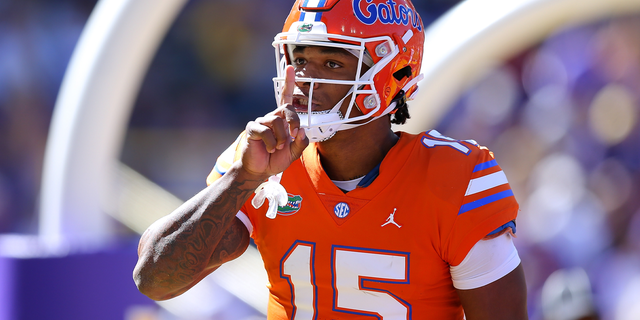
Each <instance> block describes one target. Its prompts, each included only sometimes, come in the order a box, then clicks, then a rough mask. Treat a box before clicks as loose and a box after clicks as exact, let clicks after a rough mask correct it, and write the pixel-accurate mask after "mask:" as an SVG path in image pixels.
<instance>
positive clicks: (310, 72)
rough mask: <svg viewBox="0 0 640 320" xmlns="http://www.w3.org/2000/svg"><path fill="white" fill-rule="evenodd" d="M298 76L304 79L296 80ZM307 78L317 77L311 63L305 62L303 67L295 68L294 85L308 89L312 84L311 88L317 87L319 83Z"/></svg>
mask: <svg viewBox="0 0 640 320" xmlns="http://www.w3.org/2000/svg"><path fill="white" fill-rule="evenodd" d="M299 78H306V79H305V80H306V81H300V80H298V79H299ZM309 78H311V79H315V78H318V72H317V70H316V68H315V67H313V66H312V65H310V64H307V65H305V66H304V67H303V68H299V69H297V70H296V86H298V87H300V88H306V89H309V88H311V86H312V85H313V89H314V90H315V89H317V88H318V87H319V83H318V82H315V81H309Z"/></svg>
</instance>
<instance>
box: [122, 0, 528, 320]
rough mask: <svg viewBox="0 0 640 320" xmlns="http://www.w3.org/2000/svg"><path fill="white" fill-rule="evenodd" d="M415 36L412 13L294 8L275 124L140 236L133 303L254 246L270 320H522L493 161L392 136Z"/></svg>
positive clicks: (484, 154) (174, 291) (239, 146)
mask: <svg viewBox="0 0 640 320" xmlns="http://www.w3.org/2000/svg"><path fill="white" fill-rule="evenodd" d="M423 28H424V27H423V24H422V20H421V18H420V15H419V14H418V13H417V12H416V10H415V8H414V7H413V5H412V4H411V3H410V2H409V1H408V0H386V1H385V0H298V1H297V2H296V3H295V4H294V6H293V8H292V10H291V13H290V14H289V16H288V18H287V20H286V22H285V25H284V28H283V32H282V33H280V34H278V35H276V37H275V41H274V47H275V50H276V63H277V69H278V74H277V77H276V78H274V82H275V92H276V99H277V102H278V105H279V106H278V108H277V109H275V110H274V111H272V112H270V113H268V114H266V115H265V116H264V117H260V118H258V119H255V120H254V121H251V122H249V123H248V124H247V126H246V129H245V131H244V132H243V133H242V134H241V135H240V136H239V137H238V139H237V140H236V142H235V143H234V144H233V145H232V146H231V147H229V149H228V150H227V151H225V152H224V153H223V154H222V155H221V156H220V158H219V159H218V162H217V163H216V166H215V167H214V170H213V171H212V173H211V174H210V176H209V177H208V179H207V182H208V183H209V186H208V187H207V188H206V189H204V190H202V191H201V192H200V193H198V194H197V195H195V196H194V197H193V198H191V199H190V200H188V201H187V202H185V203H184V204H183V205H182V206H181V207H180V208H178V209H177V210H176V211H174V212H173V213H171V214H170V215H168V216H166V217H164V218H162V219H160V220H159V221H157V222H156V223H154V224H153V225H152V226H150V227H149V229H148V230H147V231H146V232H145V233H144V234H143V236H142V238H141V240H140V246H139V261H138V264H137V265H136V268H135V270H134V279H135V281H136V284H137V285H138V288H139V289H140V291H141V292H143V293H144V294H146V295H148V296H149V297H150V298H152V299H156V300H163V299H169V298H172V297H175V296H177V295H180V294H181V293H183V292H185V291H186V290H188V289H189V288H191V287H192V286H193V285H195V284H196V283H198V281H200V280H201V279H202V278H204V277H205V276H206V275H208V274H209V273H211V272H213V271H215V270H216V269H217V268H218V267H219V266H220V265H221V264H223V263H225V262H228V261H230V260H232V259H235V258H236V257H238V256H240V255H241V254H242V253H243V252H244V251H245V249H246V248H247V246H248V245H249V239H250V238H252V239H253V240H254V241H255V244H256V245H257V248H258V250H259V251H260V253H261V255H262V258H263V260H264V267H265V268H266V271H267V273H268V277H269V291H270V296H269V308H268V318H269V319H359V318H362V317H363V316H365V317H374V318H378V319H463V318H464V317H465V316H466V319H469V320H473V319H494V320H495V319H510V320H513V319H527V312H526V285H525V281H524V275H523V271H522V266H521V265H520V258H519V257H518V253H517V251H516V249H515V247H514V245H513V242H512V236H513V235H514V233H515V231H516V230H515V218H516V215H517V211H518V204H517V202H516V200H515V198H514V196H513V192H512V191H511V188H510V186H509V183H508V181H507V179H506V176H505V174H504V173H503V171H502V169H501V168H500V166H499V165H498V164H497V163H496V160H495V159H494V157H493V154H492V153H491V152H490V151H489V150H487V149H486V148H484V147H480V146H478V145H477V144H476V143H475V142H474V141H471V140H469V141H466V140H465V141H461V140H455V139H451V138H448V137H446V136H443V135H441V134H440V133H438V132H437V131H435V130H431V131H427V132H424V133H421V134H418V135H413V134H408V133H405V132H393V131H392V130H391V123H404V121H405V120H406V118H407V117H408V110H407V104H406V102H407V101H408V100H411V98H412V97H413V96H414V95H415V93H416V92H417V89H418V87H417V83H418V81H419V80H420V79H421V76H420V64H421V60H422V51H423V44H424V30H423ZM265 198H267V199H268V201H266V202H265Z"/></svg>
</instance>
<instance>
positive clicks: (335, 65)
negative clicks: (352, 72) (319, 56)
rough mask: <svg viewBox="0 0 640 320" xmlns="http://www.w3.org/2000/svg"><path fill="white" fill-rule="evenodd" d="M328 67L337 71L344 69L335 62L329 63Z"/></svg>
mask: <svg viewBox="0 0 640 320" xmlns="http://www.w3.org/2000/svg"><path fill="white" fill-rule="evenodd" d="M326 66H327V67H329V68H331V69H337V68H340V67H342V66H341V65H339V64H338V63H336V62H333V61H327V63H326Z"/></svg>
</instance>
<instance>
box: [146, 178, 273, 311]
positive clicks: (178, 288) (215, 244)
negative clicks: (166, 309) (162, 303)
mask: <svg viewBox="0 0 640 320" xmlns="http://www.w3.org/2000/svg"><path fill="white" fill-rule="evenodd" d="M262 181H264V180H261V179H255V178H254V179H246V178H244V177H242V178H239V177H238V176H237V172H231V171H230V172H229V173H228V176H227V175H225V176H224V177H222V178H220V179H219V180H218V181H216V182H215V183H214V184H213V185H211V186H209V187H208V188H206V189H204V190H203V191H201V192H200V193H198V194H197V195H196V196H194V197H193V198H191V199H190V200H188V201H187V202H185V203H184V204H183V205H182V206H180V207H179V208H178V209H176V210H175V211H174V212H173V213H171V214H170V215H168V216H166V217H164V218H163V219H161V220H158V221H157V222H156V223H154V224H153V225H152V226H151V227H149V229H148V230H147V231H146V232H145V234H144V235H143V236H142V238H141V241H140V246H139V249H138V255H139V260H138V264H137V265H136V268H135V270H134V279H135V280H136V283H137V284H138V288H139V289H140V291H142V292H143V293H145V294H147V295H148V296H150V297H151V298H153V299H157V300H159V299H167V298H171V297H173V296H175V295H178V294H180V293H182V292H184V291H185V290H187V289H188V288H190V287H191V286H193V285H195V284H196V283H197V282H198V281H200V280H201V279H202V278H204V276H206V275H207V274H209V273H210V272H212V271H213V270H215V269H217V267H218V266H219V265H220V264H222V263H224V262H227V261H229V260H232V259H234V258H236V257H238V256H239V255H240V254H242V253H243V252H244V250H245V249H246V247H247V246H248V244H249V236H248V231H247V230H246V228H245V227H244V226H242V225H241V222H239V221H237V220H236V218H235V215H236V213H237V212H238V210H239V209H240V208H241V207H242V205H243V204H244V202H245V201H246V200H247V199H248V198H249V197H250V196H251V194H252V193H253V191H254V190H255V188H256V187H257V186H258V185H259V184H260V183H262ZM238 223H239V225H238Z"/></svg>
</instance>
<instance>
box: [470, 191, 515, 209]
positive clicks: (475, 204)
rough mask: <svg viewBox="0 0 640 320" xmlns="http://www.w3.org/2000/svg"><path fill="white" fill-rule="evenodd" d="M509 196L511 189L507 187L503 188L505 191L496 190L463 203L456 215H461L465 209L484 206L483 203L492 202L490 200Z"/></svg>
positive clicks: (511, 194)
mask: <svg viewBox="0 0 640 320" xmlns="http://www.w3.org/2000/svg"><path fill="white" fill-rule="evenodd" d="M511 196H513V191H511V189H509V190H505V191H502V192H498V193H496V194H493V195H490V196H488V197H484V198H482V199H478V200H476V201H473V202H469V203H467V204H465V205H463V206H461V207H460V211H458V215H461V214H463V213H465V212H467V211H471V210H473V209H476V208H480V207H482V206H484V205H485V204H489V203H492V202H495V201H498V200H500V199H504V198H507V197H511Z"/></svg>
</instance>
